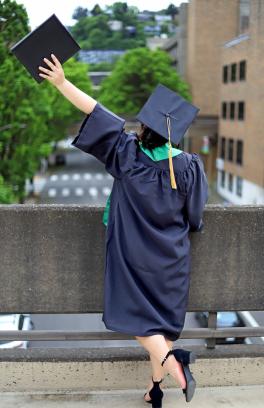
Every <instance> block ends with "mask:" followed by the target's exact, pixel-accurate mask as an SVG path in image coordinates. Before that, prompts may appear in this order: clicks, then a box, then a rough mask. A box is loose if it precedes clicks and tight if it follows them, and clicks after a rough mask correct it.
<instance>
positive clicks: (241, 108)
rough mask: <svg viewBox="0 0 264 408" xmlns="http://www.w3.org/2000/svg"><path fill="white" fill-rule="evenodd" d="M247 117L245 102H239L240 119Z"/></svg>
mask: <svg viewBox="0 0 264 408" xmlns="http://www.w3.org/2000/svg"><path fill="white" fill-rule="evenodd" d="M244 117H245V103H244V102H238V119H239V120H244Z"/></svg>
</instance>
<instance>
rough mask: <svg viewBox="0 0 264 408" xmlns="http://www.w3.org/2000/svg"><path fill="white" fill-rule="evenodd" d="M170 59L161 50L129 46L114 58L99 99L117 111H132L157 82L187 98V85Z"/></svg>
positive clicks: (146, 96)
mask: <svg viewBox="0 0 264 408" xmlns="http://www.w3.org/2000/svg"><path fill="white" fill-rule="evenodd" d="M171 62H172V61H171V58H170V56H169V55H168V54H167V53H166V52H164V51H162V50H155V51H151V50H149V49H147V48H136V49H134V50H129V51H128V52H126V53H125V54H124V55H123V56H122V57H121V58H120V59H119V60H118V61H117V62H116V64H115V67H114V70H113V71H112V74H111V75H110V76H109V77H107V78H105V79H104V80H103V81H102V83H101V85H102V86H101V92H100V97H99V100H100V102H101V103H103V104H104V105H106V106H107V107H108V108H109V109H111V110H113V111H115V112H118V113H120V114H122V113H127V114H135V113H137V112H138V111H139V110H140V108H141V107H142V105H143V104H144V103H145V102H146V100H147V98H148V97H149V95H150V94H151V93H152V91H153V90H154V88H155V87H156V85H157V84H158V83H162V84H163V85H165V86H168V87H169V88H171V89H173V90H174V91H176V92H178V93H179V94H180V95H182V96H183V97H184V98H186V99H187V100H190V99H191V97H190V93H189V89H188V85H187V83H186V82H185V81H183V80H182V78H181V77H180V75H179V74H178V73H177V71H176V70H175V68H173V67H172V66H171Z"/></svg>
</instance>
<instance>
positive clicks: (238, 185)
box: [236, 176, 242, 197]
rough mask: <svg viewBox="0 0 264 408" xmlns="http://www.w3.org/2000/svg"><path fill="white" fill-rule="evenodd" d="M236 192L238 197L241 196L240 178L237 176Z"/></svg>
mask: <svg viewBox="0 0 264 408" xmlns="http://www.w3.org/2000/svg"><path fill="white" fill-rule="evenodd" d="M236 193H237V195H238V196H239V197H242V178H241V177H239V176H237V178H236Z"/></svg>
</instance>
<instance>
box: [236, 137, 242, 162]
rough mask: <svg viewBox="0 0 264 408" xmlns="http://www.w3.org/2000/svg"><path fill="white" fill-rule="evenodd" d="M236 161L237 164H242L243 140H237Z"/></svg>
mask: <svg viewBox="0 0 264 408" xmlns="http://www.w3.org/2000/svg"><path fill="white" fill-rule="evenodd" d="M236 162H237V164H243V141H242V140H238V141H237V150H236Z"/></svg>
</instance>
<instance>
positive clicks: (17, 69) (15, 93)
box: [0, 0, 91, 203]
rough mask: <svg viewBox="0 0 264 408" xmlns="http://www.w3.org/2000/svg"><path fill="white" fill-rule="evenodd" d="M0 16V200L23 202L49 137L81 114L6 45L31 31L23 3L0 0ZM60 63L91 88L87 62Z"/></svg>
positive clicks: (64, 130) (71, 76) (74, 78)
mask: <svg viewBox="0 0 264 408" xmlns="http://www.w3.org/2000/svg"><path fill="white" fill-rule="evenodd" d="M0 16H1V18H2V20H1V25H0V79H1V88H0V202H4V203H6V202H14V201H15V202H20V203H23V202H24V198H25V181H26V179H31V178H32V177H33V176H34V174H35V173H36V171H37V170H38V168H39V163H40V159H41V158H43V157H47V156H48V154H49V153H50V152H51V149H52V147H51V142H52V141H56V140H59V139H62V138H64V137H65V135H66V134H67V127H68V125H69V124H70V123H72V121H74V120H79V119H80V118H81V116H82V115H81V113H80V111H78V110H76V109H75V107H74V106H73V105H72V104H70V102H69V101H67V100H66V99H65V98H64V97H63V96H62V95H61V94H59V93H58V92H57V91H56V90H55V88H54V87H53V86H52V85H51V84H50V83H49V82H48V81H46V80H44V81H43V82H42V83H41V84H38V83H37V82H36V81H35V80H34V79H33V78H32V77H31V75H30V74H29V73H28V71H27V70H26V69H25V68H24V66H23V65H22V64H21V63H20V62H19V61H18V60H17V59H16V58H15V56H14V55H13V53H12V52H11V51H10V47H11V46H12V44H14V43H16V42H17V41H18V40H19V39H21V38H22V37H24V36H25V35H26V34H27V33H28V32H29V26H28V16H27V14H26V10H25V9H24V8H23V6H22V5H18V4H17V3H16V2H15V1H11V0H4V1H1V2H0ZM3 19H4V20H3ZM43 65H44V64H43ZM64 68H65V74H66V76H67V77H68V78H69V79H70V80H71V81H73V82H74V83H75V84H76V85H77V86H78V87H81V88H82V89H83V90H84V91H86V92H90V91H91V83H90V80H89V78H88V73H87V65H86V64H81V63H79V62H76V61H74V60H73V59H70V60H68V61H67V62H66V63H65V66H64Z"/></svg>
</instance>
